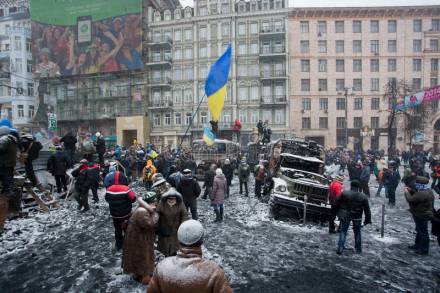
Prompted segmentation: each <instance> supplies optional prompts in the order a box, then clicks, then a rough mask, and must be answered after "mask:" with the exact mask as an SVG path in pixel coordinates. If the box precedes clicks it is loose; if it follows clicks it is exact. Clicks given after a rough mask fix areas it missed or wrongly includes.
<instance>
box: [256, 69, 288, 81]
mask: <svg viewBox="0 0 440 293" xmlns="http://www.w3.org/2000/svg"><path fill="white" fill-rule="evenodd" d="M260 78H261V79H285V78H286V70H267V71H261V73H260Z"/></svg>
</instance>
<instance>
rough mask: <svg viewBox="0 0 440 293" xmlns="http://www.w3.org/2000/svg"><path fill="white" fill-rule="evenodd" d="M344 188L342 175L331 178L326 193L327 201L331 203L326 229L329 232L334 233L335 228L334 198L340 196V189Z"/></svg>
mask: <svg viewBox="0 0 440 293" xmlns="http://www.w3.org/2000/svg"><path fill="white" fill-rule="evenodd" d="M343 190H344V177H343V176H336V178H335V179H333V181H332V183H330V186H329V187H328V193H329V196H328V198H329V201H330V205H331V213H332V215H331V218H330V220H329V221H328V230H329V233H336V229H335V219H336V200H337V199H338V198H339V196H341V194H342V191H343Z"/></svg>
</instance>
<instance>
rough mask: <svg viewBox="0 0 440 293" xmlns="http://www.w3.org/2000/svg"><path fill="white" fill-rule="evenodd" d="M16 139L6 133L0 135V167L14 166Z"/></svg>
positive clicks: (15, 161) (15, 160)
mask: <svg viewBox="0 0 440 293" xmlns="http://www.w3.org/2000/svg"><path fill="white" fill-rule="evenodd" d="M17 147H18V140H17V138H16V137H15V136H13V135H11V134H8V135H4V136H2V137H0V168H14V167H15V164H16V163H17Z"/></svg>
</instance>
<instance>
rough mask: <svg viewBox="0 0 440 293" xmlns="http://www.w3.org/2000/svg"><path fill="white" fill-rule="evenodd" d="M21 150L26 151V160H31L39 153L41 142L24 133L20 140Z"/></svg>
mask: <svg viewBox="0 0 440 293" xmlns="http://www.w3.org/2000/svg"><path fill="white" fill-rule="evenodd" d="M20 144H21V147H22V152H24V153H27V160H29V161H33V160H35V159H37V158H38V156H39V155H40V150H41V149H42V148H43V146H42V145H41V142H39V141H37V140H36V139H35V137H32V136H30V135H26V136H25V137H22V138H21V140H20Z"/></svg>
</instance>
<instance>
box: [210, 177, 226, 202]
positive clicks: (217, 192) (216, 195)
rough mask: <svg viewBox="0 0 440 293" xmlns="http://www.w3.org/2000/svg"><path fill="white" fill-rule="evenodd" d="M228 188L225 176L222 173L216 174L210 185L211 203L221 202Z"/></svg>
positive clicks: (223, 200)
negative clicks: (212, 183) (211, 185)
mask: <svg viewBox="0 0 440 293" xmlns="http://www.w3.org/2000/svg"><path fill="white" fill-rule="evenodd" d="M227 190H228V186H227V182H226V177H225V175H223V174H220V175H216V176H215V178H214V185H213V187H212V200H211V203H212V204H223V203H224V202H225V196H226V193H227Z"/></svg>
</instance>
